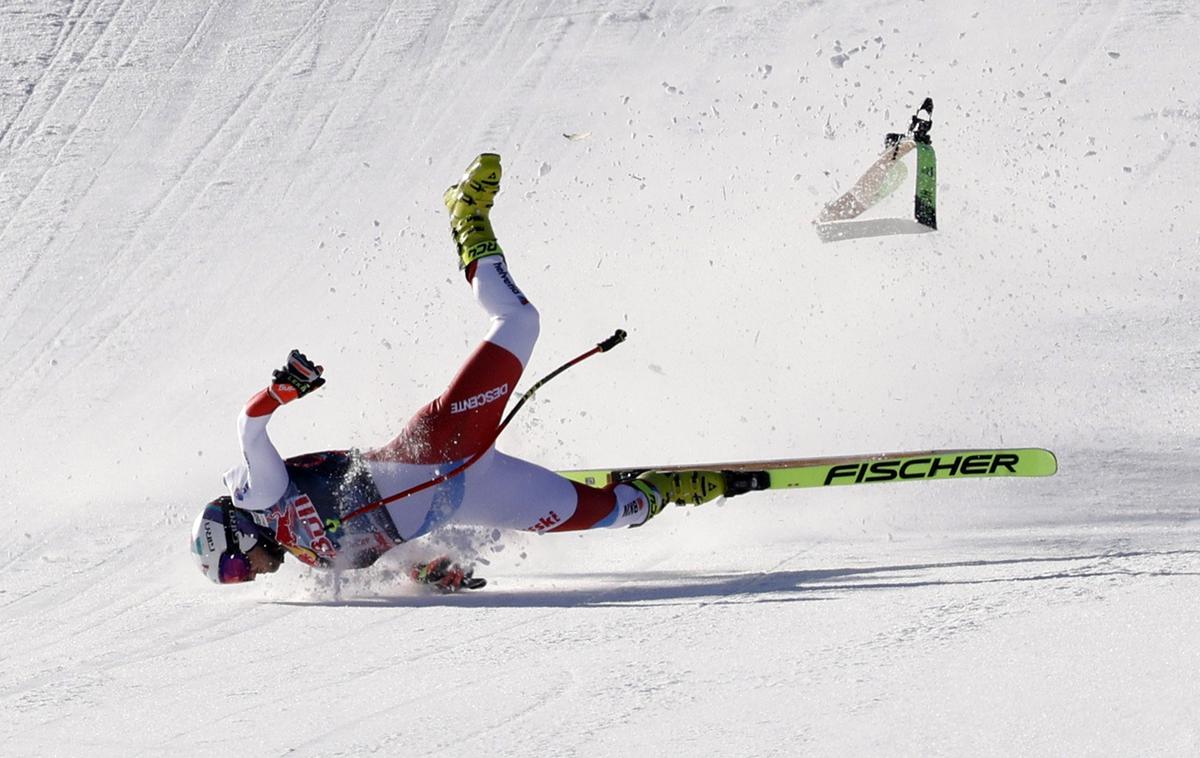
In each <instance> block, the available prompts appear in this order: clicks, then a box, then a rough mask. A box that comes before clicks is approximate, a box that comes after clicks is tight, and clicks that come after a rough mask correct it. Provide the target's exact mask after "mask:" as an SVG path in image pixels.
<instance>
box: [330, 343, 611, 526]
mask: <svg viewBox="0 0 1200 758" xmlns="http://www.w3.org/2000/svg"><path fill="white" fill-rule="evenodd" d="M625 337H626V334H625V330H623V329H618V330H617V331H615V332H613V335H612V336H611V337H609V338H608V339H606V340H604V341H603V342H600V343H597V345H596V346H595V347H593V348H592V349H591V350H588V351H587V352H586V353H583V354H581V355H578V356H576V357H575V358H572V359H571V360H569V361H567V362H566V363H564V364H563V365H561V366H559V367H558V368H556V369H554V370H553V371H551V372H550V373H549V374H547V375H546V376H544V377H542V379H540V380H539V381H537V382H536V383H534V385H533V386H532V387H530V388H529V391H527V392H526V393H525V394H524V395H522V397H521V400H520V402H518V403H517V404H516V405H515V406H513V409H512V410H511V411H509V412H508V415H507V416H505V418H504V420H503V421H501V422H500V426H498V427H496V433H495V434H493V435H492V439H491V440H489V441H488V443H487V444H486V445H484V446H483V447H482V448H480V449H479V451H478V452H476V453H475V454H474V455H472V456H471V457H470V458H468V459H467V460H465V461H463V462H462V463H461V464H460V465H458V466H456V467H455V468H454V469H452V470H450V471H448V472H446V473H445V474H440V475H438V476H435V477H434V478H432V479H430V480H428V481H426V482H422V483H421V484H418V485H417V486H415V487H409V488H408V489H406V490H404V491H403V492H397V493H396V494H395V495H389V496H388V497H384V498H380V499H379V500H376V501H374V502H371V503H367V504H366V505H364V506H361V507H359V508H355V509H354V510H352V511H350V512H349V513H347V514H345V515H344V516H342V517H341V521H342V522H343V523H344V522H347V521H350V520H351V519H353V518H356V517H358V516H362V515H363V514H365V513H370V512H371V511H373V510H375V509H376V508H381V507H383V506H385V505H387V504H388V503H394V502H396V501H397V500H403V499H404V498H406V497H408V496H410V495H415V494H417V493H418V492H421V491H423V490H427V489H429V488H430V487H436V486H437V485H439V484H441V483H442V482H445V481H447V480H449V479H453V478H454V477H456V476H458V475H459V474H461V473H462V472H464V471H466V470H467V469H469V468H470V467H471V466H473V465H475V463H476V462H477V461H478V460H479V459H480V458H482V457H483V454H484V453H486V452H487V451H488V450H490V449H491V447H492V445H494V444H496V439H497V438H499V436H500V433H501V432H503V431H504V428H505V427H507V426H508V422H510V421H512V420H513V416H515V415H517V411H519V410H521V406H523V405H525V401H526V400H528V399H529V398H531V397H533V393H534V392H536V391H537V390H538V389H539V388H541V387H542V386H543V385H545V384H546V383H547V382H549V381H550V380H551V379H553V378H554V377H556V376H558V375H559V374H561V373H562V372H564V371H566V370H567V369H569V368H571V367H572V366H574V365H575V364H577V363H580V362H582V361H584V360H586V359H587V358H590V357H592V356H593V355H595V354H596V353H607V352H608V351H609V350H612V349H613V348H614V347H616V346H617V345H619V344H621V343H622V342H624V341H625Z"/></svg>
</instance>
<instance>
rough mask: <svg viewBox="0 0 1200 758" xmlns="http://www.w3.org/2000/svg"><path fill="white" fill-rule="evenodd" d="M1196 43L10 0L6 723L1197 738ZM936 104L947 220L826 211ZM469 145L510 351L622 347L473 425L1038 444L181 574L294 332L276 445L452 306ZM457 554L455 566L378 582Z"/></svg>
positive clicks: (751, 9)
mask: <svg viewBox="0 0 1200 758" xmlns="http://www.w3.org/2000/svg"><path fill="white" fill-rule="evenodd" d="M1196 39H1200V7H1198V6H1197V5H1196V4H1195V3H1194V2H1192V1H1191V0H1091V1H1089V2H1058V3H1047V2H1037V1H1036V0H1014V1H1013V2H1011V3H1005V4H996V3H985V2H982V1H981V0H962V1H961V2H954V3H951V2H948V1H945V0H928V1H927V2H922V3H909V2H902V1H901V0H871V1H870V2H866V3H858V4H841V3H831V2H822V1H821V0H805V1H803V2H793V1H790V0H763V1H761V2H751V1H750V0H726V1H725V2H721V3H711V4H710V3H689V2H681V1H679V0H659V1H658V2H642V3H635V2H629V1H627V0H615V1H614V2H598V1H596V0H570V1H564V2H553V3H550V2H546V3H530V2H511V1H508V0H502V1H501V2H485V1H484V0H459V1H457V2H454V1H450V2H444V1H437V0H412V1H411V2H403V3H402V2H395V0H387V1H385V0H357V1H356V2H349V1H348V0H275V1H273V2H262V3H238V2H230V0H186V1H181V2H174V3H166V2H158V1H157V0H71V1H70V2H67V1H66V0H12V1H11V2H6V3H4V4H3V7H0V71H3V72H4V73H3V76H2V77H0V359H2V362H0V452H2V453H3V457H4V460H5V462H6V464H7V465H5V466H4V467H3V469H2V470H0V504H2V505H3V512H4V513H5V514H7V515H8V524H9V526H8V529H6V530H5V532H4V534H5V539H4V541H3V544H0V650H3V654H2V655H0V712H2V713H3V714H4V717H3V718H2V719H0V754H2V755H5V756H8V755H12V756H55V755H79V754H88V755H96V756H157V755H165V754H171V755H213V754H224V753H233V752H234V751H237V752H238V753H241V754H247V755H270V756H283V755H302V756H307V755H319V756H357V755H367V754H383V755H447V756H471V755H556V756H576V755H578V756H624V755H631V754H642V755H706V756H710V755H712V756H792V755H888V756H894V755H913V756H916V755H921V756H929V755H1037V756H1061V755H1132V754H1137V755H1181V756H1183V755H1195V754H1197V753H1198V752H1200V722H1198V721H1197V718H1196V714H1197V713H1198V712H1200V685H1198V684H1197V683H1196V682H1197V680H1196V677H1195V674H1194V672H1195V671H1197V670H1198V669H1200V645H1198V644H1197V643H1198V642H1200V633H1198V632H1197V631H1196V630H1197V627H1198V622H1200V610H1198V606H1197V603H1196V602H1195V599H1196V596H1197V592H1198V591H1200V548H1198V547H1197V536H1198V534H1200V529H1198V527H1200V514H1198V512H1197V504H1198V499H1197V494H1196V493H1197V486H1198V485H1200V458H1198V455H1197V452H1196V443H1197V430H1198V429H1200V410H1198V408H1200V403H1198V402H1197V400H1198V398H1197V395H1198V393H1200V347H1198V346H1197V340H1196V334H1197V330H1198V327H1200V299H1198V295H1200V288H1198V284H1200V263H1198V262H1197V261H1198V259H1197V249H1198V246H1200V205H1198V201H1197V198H1196V178H1195V177H1196V176H1197V173H1198V171H1200V94H1198V93H1200V69H1198V68H1197V66H1196V65H1195V62H1196V48H1195V40H1196ZM925 96H931V97H933V98H934V101H935V103H936V110H935V113H934V127H933V132H932V136H933V142H934V145H935V146H936V148H937V151H938V158H939V187H938V189H939V193H938V194H939V203H938V204H939V213H938V216H939V224H940V229H939V231H937V232H936V233H932V234H903V235H888V236H877V237H864V238H859V239H847V240H843V241H840V242H831V243H822V241H821V240H820V239H818V237H817V235H816V234H815V233H814V230H813V228H812V226H811V224H810V221H811V220H812V219H814V218H815V217H816V216H817V214H818V213H819V212H820V209H821V207H822V205H823V204H824V203H825V202H827V201H829V200H831V199H833V198H834V197H836V196H837V195H838V194H840V193H841V192H843V191H845V189H847V188H848V187H849V186H850V184H852V183H853V182H854V181H855V179H856V178H857V177H858V175H859V174H860V173H861V172H862V171H863V170H864V169H865V168H866V166H867V165H869V163H870V162H871V161H872V160H873V159H874V156H875V155H876V154H877V153H878V151H879V150H880V149H881V148H882V140H883V135H884V134H885V133H886V132H889V131H897V130H900V129H902V128H903V127H905V126H906V125H907V123H908V118H909V115H910V114H911V112H912V109H913V108H915V107H916V105H917V104H919V102H920V100H921V99H922V98H923V97H925ZM482 151H496V152H499V153H501V154H502V155H503V156H504V165H505V179H506V181H505V185H504V189H503V192H502V193H501V195H500V197H499V198H498V201H497V206H496V210H495V212H494V219H495V226H496V229H497V232H498V234H499V236H500V240H501V241H502V243H503V245H504V247H505V250H506V251H507V252H508V259H509V266H510V269H511V270H512V273H513V276H514V278H515V279H516V280H517V281H518V282H519V283H520V285H521V288H522V289H523V290H524V291H525V292H526V293H527V294H528V295H529V296H530V298H531V299H532V300H533V301H534V302H535V303H536V304H537V306H538V307H539V309H540V311H541V313H542V338H541V341H540V342H539V346H538V348H537V350H536V352H535V353H534V356H533V360H532V363H531V365H530V367H529V372H528V374H527V381H532V379H534V378H536V377H538V376H541V375H542V374H544V373H545V372H547V371H549V370H551V369H553V368H554V367H555V366H557V365H558V364H559V363H561V362H562V361H563V360H566V359H568V358H570V357H572V356H574V355H576V354H578V353H579V352H580V351H582V350H584V349H586V348H587V347H588V346H590V345H591V344H594V343H595V342H596V341H598V340H600V339H603V338H604V337H606V336H608V335H609V334H611V333H612V331H613V329H616V328H622V329H626V330H627V331H628V332H629V335H630V337H629V340H628V342H627V343H626V344H624V345H622V346H621V347H620V348H619V349H618V350H616V351H614V352H612V353H611V354H607V355H605V356H603V357H600V358H596V359H593V360H592V361H589V362H588V363H587V364H585V365H584V366H581V367H580V368H578V369H575V370H573V371H572V372H570V373H569V374H566V375H564V376H563V377H562V378H560V379H558V380H556V381H555V382H554V384H552V385H550V386H548V387H547V388H546V389H545V390H543V391H542V392H540V393H539V396H538V398H537V399H536V401H533V402H531V403H530V404H529V406H528V409H527V410H526V411H523V412H522V416H519V417H518V419H517V421H514V423H513V425H512V426H511V427H510V429H509V430H508V431H506V432H505V435H504V437H503V438H502V439H501V441H500V445H499V446H500V447H501V449H503V450H505V451H506V452H509V453H512V454H515V455H520V456H524V457H528V458H530V459H532V460H536V461H538V462H540V463H543V464H544V465H547V466H551V467H555V468H573V467H574V468H577V467H581V466H589V467H592V466H603V465H614V466H630V465H639V464H645V463H655V462H659V461H663V460H674V461H679V462H687V461H700V460H722V459H753V458H778V457H795V456H806V455H834V454H842V453H863V452H870V451H876V450H905V449H912V450H919V449H928V448H938V447H969V446H997V447H999V446H1013V447H1017V446H1045V447H1049V448H1051V449H1053V450H1055V452H1056V453H1057V454H1058V457H1059V462H1060V473H1059V474H1058V475H1057V476H1056V477H1054V478H1052V479H1044V480H987V481H984V480H977V481H965V482H963V481H957V482H930V483H905V484H896V485H889V486H881V487H847V488H837V489H835V490H832V491H804V492H781V493H775V492H772V493H756V494H754V495H750V496H746V497H743V498H737V499H732V500H729V501H727V502H725V503H723V504H716V505H710V506H705V507H703V508H696V509H682V508H680V509H671V510H669V511H668V512H666V513H664V514H663V515H662V516H661V517H660V518H658V519H656V520H655V521H654V522H653V523H651V524H649V525H648V526H647V527H646V528H644V529H635V530H624V531H612V532H601V533H594V534H568V535H548V536H544V537H538V536H536V535H532V534H524V533H518V534H512V533H478V532H474V531H471V530H464V529H460V530H456V531H453V532H449V533H445V534H442V535H439V536H438V537H437V538H436V539H434V540H422V541H418V542H416V543H413V544H409V545H405V546H403V547H402V548H400V549H398V550H397V551H394V553H393V554H392V555H390V556H389V557H388V558H386V559H385V560H383V561H381V563H380V564H379V565H377V566H375V567H373V568H372V569H369V570H367V571H363V572H358V573H353V574H352V573H347V574H344V575H342V576H340V577H331V576H329V575H324V574H316V573H311V572H310V571H309V570H307V569H304V568H303V567H301V566H299V565H298V564H296V563H295V562H294V561H293V562H289V563H288V564H287V565H285V567H284V569H283V570H281V571H280V572H279V574H277V575H275V576H273V577H270V578H269V579H267V580H263V581H259V582H256V583H254V584H252V585H247V586H239V587H216V586H213V585H210V584H209V583H208V582H207V580H206V579H204V578H203V576H201V574H200V573H199V572H198V571H197V570H196V568H195V567H194V565H193V564H192V562H191V559H190V556H189V554H188V531H189V528H190V525H191V522H192V520H193V519H194V518H195V516H196V514H197V512H198V510H199V508H200V507H201V505H202V504H203V503H205V502H207V501H208V500H209V499H211V498H212V497H214V496H215V495H217V494H220V491H221V480H220V475H221V473H222V472H223V471H224V470H225V469H226V468H227V467H228V466H230V465H232V464H233V463H234V462H236V460H237V456H238V455H239V451H238V447H237V438H236V436H235V428H234V421H235V418H236V414H237V412H238V410H239V409H240V408H241V405H242V403H243V402H244V401H245V399H246V398H247V397H248V396H249V395H250V394H252V393H253V392H254V391H256V390H257V389H259V388H260V387H261V386H262V385H263V382H264V381H265V380H266V379H267V378H268V377H269V372H270V371H271V369H273V368H275V367H277V366H278V365H279V364H280V363H281V362H282V360H283V359H284V357H285V356H286V354H287V351H288V350H289V349H291V348H293V347H299V348H302V349H303V350H304V351H305V352H306V353H307V354H308V355H310V356H313V357H314V358H316V359H317V360H319V361H320V362H322V363H323V364H324V365H325V366H326V367H327V372H326V376H327V378H328V380H329V383H328V385H327V386H326V387H325V388H323V389H322V390H321V392H319V393H317V394H316V395H314V396H313V398H312V399H306V400H305V401H304V402H303V403H299V404H296V405H294V406H290V407H288V408H287V409H285V410H284V411H283V412H281V413H279V414H277V417H276V419H275V420H274V423H273V424H272V434H273V437H274V439H275V440H276V442H277V444H278V445H279V447H280V450H281V451H282V452H283V453H284V454H285V455H295V454H298V453H301V452H304V451H309V450H320V449H328V448H341V447H347V446H369V445H375V444H379V443H381V442H383V441H386V440H387V439H389V438H390V437H391V436H392V435H393V434H394V433H395V431H396V430H397V429H398V428H399V426H400V425H401V424H403V422H404V421H405V420H406V419H407V418H408V416H409V415H410V414H411V413H412V412H413V411H414V410H415V409H416V408H418V407H419V406H420V405H422V404H423V403H425V402H426V401H427V400H428V399H429V398H431V397H433V396H434V395H436V394H437V393H438V392H440V391H441V389H442V388H443V386H444V384H445V382H447V381H448V380H449V378H450V376H451V375H452V373H453V372H454V371H455V370H456V369H457V367H458V365H459V363H460V361H461V360H462V358H463V357H464V356H465V355H466V353H467V351H468V350H469V349H470V348H471V347H472V346H473V345H474V344H475V343H476V342H477V341H478V340H479V339H480V338H481V336H482V335H483V334H484V332H485V330H486V321H485V319H484V317H483V315H482V313H481V312H480V311H479V310H478V308H477V306H476V305H475V304H474V302H473V301H472V299H471V297H470V293H469V291H468V289H467V287H466V286H465V285H464V283H463V281H462V277H461V275H460V274H459V273H458V272H457V270H456V266H455V260H454V255H453V251H452V248H451V244H450V241H449V239H448V236H449V235H448V234H447V230H446V220H445V213H444V209H443V208H442V206H441V202H440V198H441V193H442V190H444V189H445V187H446V186H447V185H448V184H449V183H450V182H452V181H453V180H454V179H455V178H456V177H457V176H458V175H459V174H460V173H461V171H462V169H463V168H464V167H465V166H466V165H467V163H469V162H470V160H471V159H472V158H473V157H474V156H475V155H476V154H477V153H479V152H482ZM898 194H902V193H898ZM910 200H911V196H910V197H909V198H907V199H905V198H903V197H898V198H897V199H896V200H895V202H893V203H891V204H890V205H887V204H885V205H884V206H881V208H879V209H877V211H878V213H877V215H878V217H880V218H886V217H888V215H889V214H897V213H899V214H903V213H905V212H906V208H907V206H906V203H908V202H910ZM445 549H452V550H455V551H457V552H458V553H459V554H462V555H466V556H469V557H470V556H473V557H474V558H475V559H476V560H477V561H479V566H478V573H480V574H481V575H484V576H486V577H488V579H489V580H490V584H489V586H488V587H487V588H486V589H485V590H483V591H481V592H479V593H475V594H470V595H462V596H450V597H442V596H435V595H430V594H427V593H424V592H422V591H420V590H418V589H417V588H415V587H413V586H412V585H411V584H409V583H408V582H407V580H406V579H404V578H403V575H402V567H403V565H404V564H405V562H407V561H410V560H412V559H414V558H419V557H423V556H428V555H432V554H433V553H434V551H437V550H445Z"/></svg>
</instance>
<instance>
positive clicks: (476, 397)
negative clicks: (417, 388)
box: [365, 155, 540, 463]
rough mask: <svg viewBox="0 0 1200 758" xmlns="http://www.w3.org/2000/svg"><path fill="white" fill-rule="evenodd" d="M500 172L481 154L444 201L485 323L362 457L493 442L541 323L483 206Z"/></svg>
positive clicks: (446, 454)
mask: <svg viewBox="0 0 1200 758" xmlns="http://www.w3.org/2000/svg"><path fill="white" fill-rule="evenodd" d="M493 159H494V160H493ZM499 177H500V164H499V157H498V156H488V155H483V156H480V157H479V158H477V159H476V160H475V162H474V163H472V164H471V166H470V167H469V168H468V169H467V173H466V175H464V177H463V179H462V181H461V182H459V184H457V185H455V186H454V187H451V188H450V190H448V191H447V193H446V198H445V199H446V205H447V208H448V209H449V210H450V222H451V230H452V232H453V233H454V238H455V241H456V244H457V246H458V249H459V256H460V260H461V261H462V263H463V266H464V269H465V273H466V275H467V280H468V281H469V282H470V283H471V288H472V290H473V291H474V293H475V297H476V299H477V300H478V302H479V304H480V305H481V306H482V307H483V309H484V311H486V312H487V314H488V316H490V318H491V326H490V328H489V330H488V332H487V334H486V335H485V337H484V341H483V343H482V344H481V345H480V346H479V347H478V348H477V349H476V350H475V352H474V353H472V354H471V356H470V357H469V358H468V359H467V362H466V363H465V364H464V365H463V367H462V369H460V370H459V372H458V375H457V376H455V377H454V379H453V380H452V381H451V382H450V386H449V387H448V388H447V389H446V391H445V392H443V393H442V395H441V396H440V397H438V398H437V399H436V400H434V401H433V402H431V403H429V404H428V405H426V406H425V407H424V408H422V409H421V410H420V411H418V412H417V414H416V415H415V416H414V417H413V418H412V420H410V421H409V423H408V426H407V427H406V428H405V430H404V431H403V432H401V434H400V435H399V436H398V437H397V438H396V439H394V440H392V441H391V442H390V443H388V444H387V445H385V446H384V447H382V448H379V449H377V450H372V451H369V452H367V453H366V454H365V456H366V458H367V459H368V460H372V461H391V462H398V463H444V462H446V461H453V460H458V459H461V458H466V457H468V456H470V455H473V454H474V453H476V452H479V451H480V450H481V449H483V448H486V447H487V446H488V445H490V444H491V443H492V441H493V438H494V435H495V431H496V428H497V427H498V426H499V424H500V419H501V417H502V414H503V412H504V407H505V405H506V404H507V402H508V398H509V397H510V396H511V394H512V392H513V391H514V390H515V389H516V384H517V381H518V380H519V379H520V377H521V374H522V372H523V371H524V369H525V364H526V362H527V361H528V360H529V356H530V355H531V354H532V352H533V346H534V343H535V342H536V341H537V337H538V331H539V323H540V320H539V316H538V311H537V309H536V308H535V307H534V306H533V305H532V304H531V303H530V302H529V300H528V298H526V297H525V295H524V294H523V293H522V292H521V290H520V289H518V288H517V285H516V284H515V283H514V282H513V280H512V277H511V276H510V275H509V273H508V267H507V265H506V263H505V260H504V256H503V253H502V251H501V250H500V247H499V245H497V244H496V241H495V235H494V234H493V233H492V227H491V221H490V219H489V211H490V208H491V207H492V199H493V198H494V197H495V194H496V192H497V191H499Z"/></svg>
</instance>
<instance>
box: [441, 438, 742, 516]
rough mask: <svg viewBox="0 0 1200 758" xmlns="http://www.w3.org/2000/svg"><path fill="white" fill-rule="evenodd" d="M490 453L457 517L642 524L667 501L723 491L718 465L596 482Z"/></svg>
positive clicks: (471, 474)
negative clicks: (712, 468)
mask: <svg viewBox="0 0 1200 758" xmlns="http://www.w3.org/2000/svg"><path fill="white" fill-rule="evenodd" d="M487 458H488V461H487V463H488V465H487V468H485V469H483V470H481V471H475V470H473V469H472V470H469V471H468V472H467V473H466V475H465V482H464V487H463V494H462V500H461V504H460V505H459V506H458V507H457V508H456V510H455V511H454V514H453V517H452V520H453V521H454V522H456V523H461V524H474V525H477V526H494V527H500V528H502V529H524V530H526V531H531V532H570V531H578V530H581V529H600V528H604V527H625V526H640V525H641V524H644V523H645V522H646V521H647V520H649V519H650V518H652V517H653V516H655V515H656V514H658V513H659V511H661V510H662V509H663V507H664V506H665V505H666V504H667V503H675V502H685V503H689V504H693V505H699V504H700V503H705V502H708V501H710V500H713V499H714V498H716V497H718V496H720V495H722V494H724V492H725V484H724V480H723V478H722V476H721V474H719V473H717V472H714V471H680V472H672V473H669V474H663V473H656V472H648V473H646V474H643V475H642V476H640V477H638V478H637V479H635V480H633V481H632V482H630V483H629V484H617V485H613V486H609V487H604V488H596V487H588V486H587V485H584V484H580V483H578V482H573V481H571V480H569V479H567V478H565V477H562V476H559V475H558V474H556V473H554V472H553V471H550V470H549V469H545V468H542V467H541V466H538V465H536V464H533V463H529V462H528V461H523V460H521V459H519V458H513V457H512V456H509V455H505V454H504V453H501V452H498V451H494V452H490V453H489V454H488V456H487Z"/></svg>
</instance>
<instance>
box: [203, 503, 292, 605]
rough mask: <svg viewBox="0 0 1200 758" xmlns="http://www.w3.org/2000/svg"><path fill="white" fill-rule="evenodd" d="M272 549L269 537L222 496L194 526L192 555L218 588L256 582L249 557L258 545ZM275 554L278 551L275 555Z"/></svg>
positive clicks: (206, 510)
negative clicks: (223, 585)
mask: <svg viewBox="0 0 1200 758" xmlns="http://www.w3.org/2000/svg"><path fill="white" fill-rule="evenodd" d="M259 544H262V545H263V546H264V547H267V548H268V549H270V548H271V547H273V546H272V544H271V539H270V536H269V535H268V534H267V533H266V532H265V530H264V529H263V527H261V526H259V525H258V524H256V523H254V519H253V518H251V517H250V514H248V513H246V512H245V511H243V510H240V509H238V508H234V507H233V500H232V499H231V498H230V497H229V496H228V495H223V496H221V497H219V498H217V499H216V500H213V501H212V502H211V503H209V504H208V505H206V506H204V510H203V511H202V512H201V513H200V515H199V516H198V517H197V518H196V522H195V523H194V524H193V525H192V555H193V556H194V557H195V559H196V564H197V565H198V566H200V570H201V571H203V572H204V575H205V576H207V577H208V578H209V579H211V580H213V581H214V582H216V583H218V584H235V583H237V582H247V581H252V580H253V579H254V576H253V573H252V572H251V570H250V559H249V558H248V557H247V556H246V554H247V553H249V552H250V551H251V550H252V549H253V548H254V546H255V545H259ZM272 552H275V551H272Z"/></svg>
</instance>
